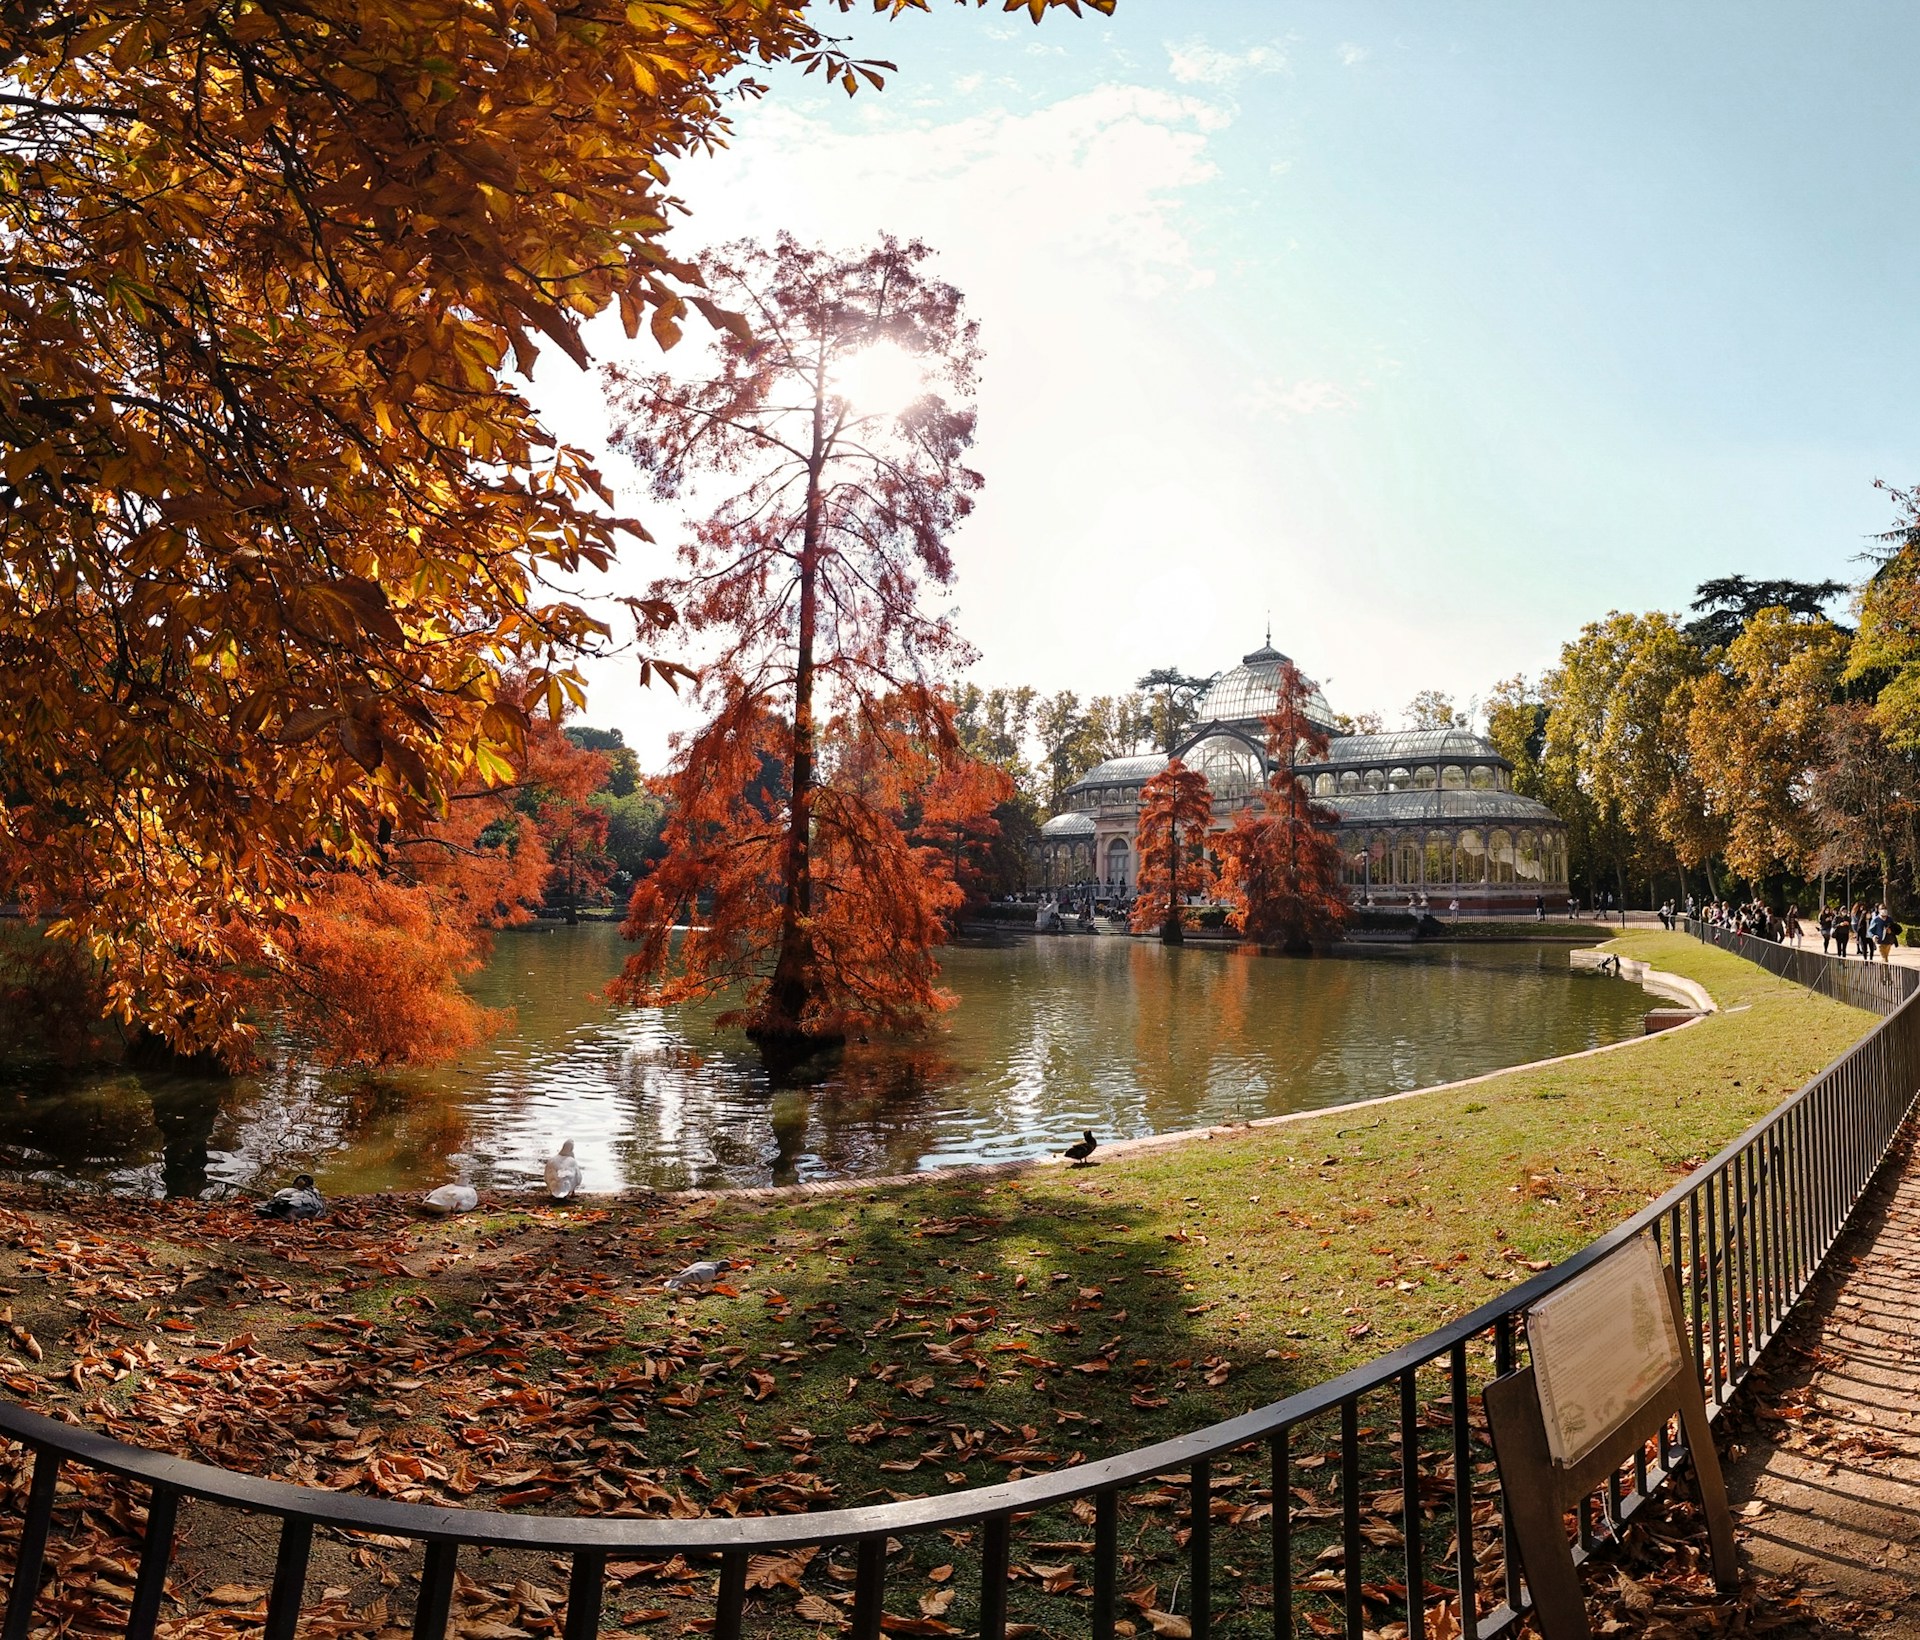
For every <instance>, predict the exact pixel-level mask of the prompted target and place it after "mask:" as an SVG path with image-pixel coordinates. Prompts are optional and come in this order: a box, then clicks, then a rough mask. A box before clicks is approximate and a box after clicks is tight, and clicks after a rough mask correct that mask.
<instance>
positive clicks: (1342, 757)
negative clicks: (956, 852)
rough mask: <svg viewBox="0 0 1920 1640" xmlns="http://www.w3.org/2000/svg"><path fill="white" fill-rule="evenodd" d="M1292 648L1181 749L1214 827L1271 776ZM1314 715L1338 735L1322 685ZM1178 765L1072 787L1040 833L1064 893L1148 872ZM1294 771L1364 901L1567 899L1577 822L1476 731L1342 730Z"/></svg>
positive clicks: (1094, 776)
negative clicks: (1276, 718) (1202, 781)
mask: <svg viewBox="0 0 1920 1640" xmlns="http://www.w3.org/2000/svg"><path fill="white" fill-rule="evenodd" d="M1285 660H1286V656H1284V655H1282V654H1281V653H1279V651H1278V650H1276V649H1274V648H1273V647H1272V645H1271V644H1268V645H1266V646H1263V647H1262V648H1259V649H1256V650H1255V651H1254V652H1253V653H1252V654H1251V655H1248V656H1246V657H1245V658H1244V659H1243V660H1242V661H1241V662H1240V664H1239V665H1238V666H1236V667H1235V668H1234V669H1233V670H1232V671H1231V672H1227V673H1224V674H1222V675H1221V677H1220V678H1219V679H1218V680H1217V681H1216V682H1215V683H1214V685H1213V687H1212V688H1211V689H1209V690H1208V691H1207V693H1206V695H1205V696H1204V697H1203V698H1202V700H1201V702H1200V706H1199V718H1198V727H1196V728H1195V729H1194V730H1193V732H1192V733H1191V734H1189V735H1188V736H1187V738H1186V740H1185V742H1184V743H1183V744H1182V745H1181V746H1180V747H1179V748H1178V749H1177V750H1176V753H1175V755H1176V756H1177V757H1179V758H1180V759H1181V761H1183V762H1184V763H1185V764H1186V765H1187V766H1188V767H1189V768H1194V769H1198V770H1199V771H1200V772H1201V773H1202V774H1204V775H1205V776H1206V778H1207V784H1208V786H1209V787H1211V788H1212V791H1213V810H1214V824H1215V826H1216V827H1217V828H1220V829H1224V828H1225V827H1226V826H1227V825H1228V824H1229V823H1230V822H1231V820H1232V817H1233V813H1234V811H1235V810H1236V809H1239V808H1243V807H1245V806H1246V804H1247V803H1248V802H1249V801H1250V800H1251V799H1252V797H1253V795H1254V794H1255V793H1256V792H1257V791H1258V790H1259V789H1260V787H1261V786H1263V785H1264V784H1265V783H1266V779H1267V773H1268V764H1267V757H1266V751H1265V746H1266V729H1265V726H1264V724H1263V722H1262V720H1263V719H1264V718H1265V717H1266V716H1267V714H1268V713H1270V712H1271V711H1272V710H1273V707H1274V701H1275V697H1276V695H1277V693H1278V688H1279V683H1278V679H1279V674H1280V667H1281V664H1282V663H1283V662H1284V661H1285ZM1307 716H1308V717H1310V718H1311V719H1313V721H1314V722H1315V723H1317V724H1318V725H1320V726H1321V727H1322V728H1324V729H1326V730H1328V731H1329V733H1331V730H1332V728H1333V711H1332V709H1331V708H1330V707H1329V706H1328V705H1327V701H1326V697H1325V696H1324V695H1323V694H1321V692H1320V691H1319V689H1318V688H1315V689H1314V690H1313V692H1312V694H1311V696H1310V697H1309V699H1308V702H1307ZM1166 765H1167V759H1166V757H1165V756H1164V755H1163V754H1161V753H1157V752H1156V753H1151V754H1148V755H1146V756H1140V757H1114V758H1109V759H1108V760H1107V761H1106V762H1104V763H1102V764H1100V765H1099V766H1098V767H1096V768H1092V769H1089V770H1088V771H1087V772H1086V773H1085V774H1084V775H1082V776H1081V777H1080V779H1078V780H1076V781H1075V782H1074V783H1073V784H1072V785H1071V786H1069V787H1068V788H1067V790H1066V792H1065V794H1064V797H1063V801H1062V804H1061V809H1060V812H1059V813H1058V814H1056V815H1054V816H1053V817H1052V818H1051V819H1050V820H1048V821H1047V823H1046V824H1045V825H1044V826H1043V827H1042V828H1041V833H1040V837H1041V854H1042V864H1043V869H1044V872H1045V876H1046V881H1047V883H1048V885H1049V886H1051V887H1066V886H1069V885H1072V884H1081V883H1097V884H1099V885H1100V886H1101V887H1102V888H1104V889H1106V890H1109V891H1124V890H1126V889H1129V888H1131V887H1132V885H1133V881H1134V877H1135V874H1136V853H1135V840H1134V833H1135V830H1136V826H1137V821H1138V816H1139V810H1140V788H1141V787H1142V786H1143V785H1145V784H1146V782H1147V781H1148V780H1150V779H1152V778H1153V776H1154V775H1156V774H1158V773H1159V772H1160V771H1161V770H1162V769H1163V768H1165V767H1166ZM1294 772H1295V773H1296V774H1298V775H1299V776H1300V777H1301V778H1302V779H1303V780H1305V781H1306V782H1307V785H1308V788H1309V790H1310V791H1311V792H1312V793H1313V796H1314V799H1315V801H1316V802H1318V803H1320V804H1323V805H1324V806H1325V807H1326V808H1328V809H1329V810H1331V811H1332V812H1333V814H1334V815H1335V816H1336V817H1337V818H1336V820H1335V825H1334V829H1335V833H1336V835H1337V836H1338V838H1339V840H1340V849H1341V853H1342V854H1343V855H1344V856H1345V858H1346V875H1347V881H1348V883H1349V884H1350V885H1351V888H1350V892H1351V894H1352V897H1353V900H1354V902H1355V903H1356V904H1359V903H1361V902H1363V901H1369V900H1370V901H1371V902H1372V903H1373V904H1375V905H1387V906H1394V905H1405V904H1406V902H1407V900H1408V898H1409V897H1412V898H1415V899H1418V897H1419V896H1421V895H1425V896H1426V899H1427V902H1428V908H1429V909H1430V910H1431V911H1433V912H1434V913H1436V914H1444V913H1445V912H1446V910H1447V908H1448V906H1449V905H1450V903H1451V902H1452V901H1454V900H1458V901H1459V902H1460V909H1461V911H1462V912H1477V911H1495V910H1520V909H1525V910H1531V909H1532V908H1533V902H1534V899H1535V897H1536V896H1538V897H1540V898H1542V899H1544V900H1545V901H1546V902H1547V904H1548V908H1549V909H1554V908H1555V907H1556V905H1557V904H1558V902H1561V901H1564V900H1565V899H1566V895H1567V840H1566V828H1565V826H1564V825H1563V824H1562V823H1561V821H1560V818H1559V816H1558V815H1556V814H1555V813H1554V812H1553V810H1552V809H1550V808H1548V807H1547V806H1546V805H1545V804H1544V803H1538V802H1535V801H1534V800H1533V799H1532V798H1530V797H1522V796H1520V795H1519V794H1518V793H1516V792H1515V791H1514V789H1513V765H1512V764H1510V763H1509V762H1508V761H1507V760H1506V759H1505V758H1504V757H1502V756H1501V755H1500V754H1499V752H1497V751H1496V750H1495V749H1494V747H1493V745H1492V744H1491V743H1490V742H1489V741H1486V740H1484V739H1482V738H1481V737H1480V736H1479V735H1473V734H1468V733H1467V732H1466V731H1465V730H1464V729H1405V730H1401V731H1399V732H1397V733H1394V734H1381V735H1337V736H1333V737H1332V739H1331V740H1330V743H1329V745H1328V748H1327V755H1326V758H1325V760H1324V761H1322V762H1316V763H1300V764H1296V765H1295V767H1294Z"/></svg>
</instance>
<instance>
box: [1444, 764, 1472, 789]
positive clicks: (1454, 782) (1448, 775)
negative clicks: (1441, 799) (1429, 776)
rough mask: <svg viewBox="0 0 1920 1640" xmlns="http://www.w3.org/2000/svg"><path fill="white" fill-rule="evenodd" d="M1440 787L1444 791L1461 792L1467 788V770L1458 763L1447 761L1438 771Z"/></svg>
mask: <svg viewBox="0 0 1920 1640" xmlns="http://www.w3.org/2000/svg"><path fill="white" fill-rule="evenodd" d="M1440 789H1441V790H1442V791H1445V792H1463V791H1465V790H1466V789H1467V771H1466V770H1465V769H1463V768H1461V767H1460V765H1459V764H1458V763H1449V764H1448V765H1447V766H1446V767H1445V768H1444V769H1442V770H1441V771H1440Z"/></svg>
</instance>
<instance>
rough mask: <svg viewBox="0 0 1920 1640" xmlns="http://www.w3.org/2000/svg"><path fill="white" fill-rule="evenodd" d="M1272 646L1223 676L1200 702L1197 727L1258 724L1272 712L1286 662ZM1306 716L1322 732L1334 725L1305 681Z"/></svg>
mask: <svg viewBox="0 0 1920 1640" xmlns="http://www.w3.org/2000/svg"><path fill="white" fill-rule="evenodd" d="M1286 658H1287V657H1286V656H1285V655H1283V654H1281V653H1280V651H1279V650H1277V649H1275V648H1274V647H1273V646H1272V645H1271V644H1264V645H1262V646H1261V647H1260V648H1258V649H1256V650H1255V651H1254V652H1253V653H1252V654H1251V655H1244V656H1242V657H1241V660H1240V664H1239V665H1238V666H1236V667H1235V668H1234V669H1233V670H1232V671H1231V672H1224V673H1222V674H1221V675H1220V678H1219V679H1218V681H1217V682H1215V684H1214V686H1213V687H1212V688H1211V689H1209V690H1208V691H1207V692H1206V694H1205V695H1203V696H1202V697H1201V698H1200V706H1199V717H1198V719H1197V721H1198V722H1200V723H1257V722H1258V721H1259V720H1260V719H1261V718H1264V717H1265V716H1266V715H1267V714H1268V713H1269V712H1271V711H1272V710H1273V703H1274V699H1275V697H1276V696H1277V695H1278V693H1279V688H1280V685H1279V679H1280V666H1281V663H1282V662H1283V661H1285V660H1286ZM1307 681H1308V688H1309V691H1310V692H1309V694H1308V695H1307V716H1308V717H1310V718H1311V719H1312V720H1313V721H1314V722H1315V723H1318V724H1320V725H1321V726H1322V727H1323V728H1325V727H1330V726H1331V725H1332V723H1333V708H1332V707H1330V706H1329V705H1328V704H1327V697H1326V696H1325V695H1323V694H1321V693H1320V686H1319V685H1318V684H1317V683H1314V682H1313V681H1312V679H1308V680H1307Z"/></svg>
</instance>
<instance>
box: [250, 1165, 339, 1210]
mask: <svg viewBox="0 0 1920 1640" xmlns="http://www.w3.org/2000/svg"><path fill="white" fill-rule="evenodd" d="M326 1210H327V1203H326V1198H325V1197H324V1196H322V1195H321V1194H320V1192H319V1191H318V1190H316V1189H314V1187H313V1175H312V1174H311V1173H301V1174H299V1175H297V1176H296V1177H295V1179H294V1181H293V1183H292V1184H290V1185H288V1186H287V1187H286V1188H285V1189H284V1190H276V1191H275V1192H274V1193H273V1194H272V1195H271V1196H269V1197H268V1198H267V1199H266V1200H265V1201H263V1202H262V1203H261V1204H260V1205H259V1206H258V1207H256V1208H255V1209H254V1212H255V1213H256V1214H257V1215H258V1216H259V1217H261V1218H263V1219H291V1220H295V1221H298V1220H300V1219H317V1218H319V1217H320V1215H321V1214H323V1213H324V1212H326Z"/></svg>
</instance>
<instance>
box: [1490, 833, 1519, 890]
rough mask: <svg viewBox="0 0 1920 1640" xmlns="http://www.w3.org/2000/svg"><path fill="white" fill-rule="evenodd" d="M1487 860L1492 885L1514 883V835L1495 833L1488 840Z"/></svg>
mask: <svg viewBox="0 0 1920 1640" xmlns="http://www.w3.org/2000/svg"><path fill="white" fill-rule="evenodd" d="M1487 859H1488V862H1489V864H1490V867H1491V869H1490V870H1489V872H1488V874H1487V881H1488V882H1490V883H1510V882H1512V881H1513V833H1512V832H1510V831H1495V832H1494V833H1493V834H1492V835H1491V836H1489V837H1488V839H1487Z"/></svg>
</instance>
